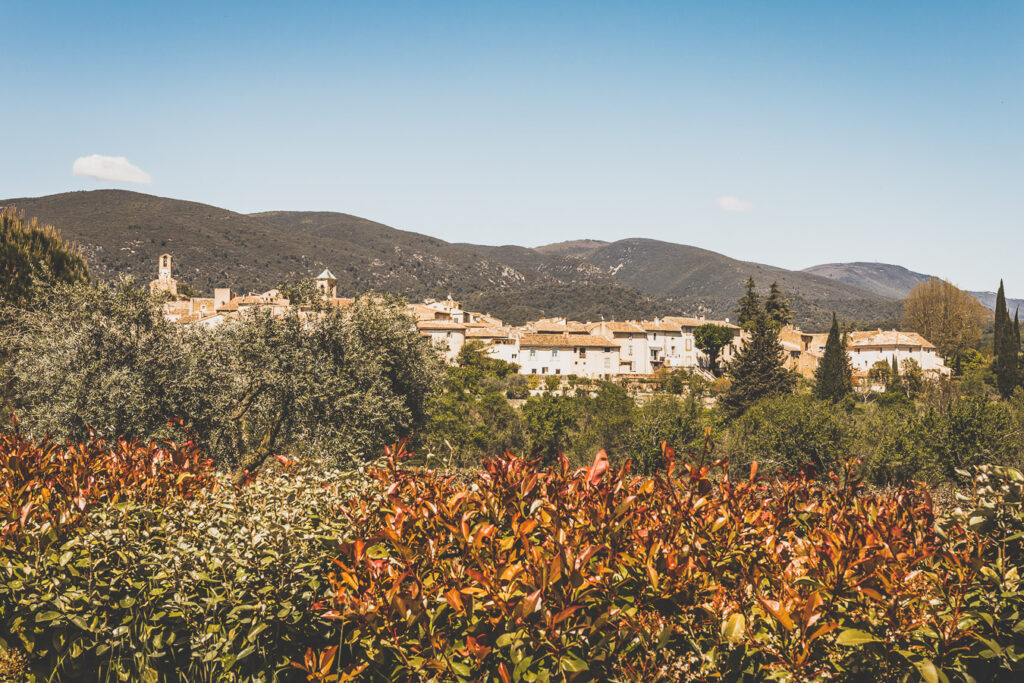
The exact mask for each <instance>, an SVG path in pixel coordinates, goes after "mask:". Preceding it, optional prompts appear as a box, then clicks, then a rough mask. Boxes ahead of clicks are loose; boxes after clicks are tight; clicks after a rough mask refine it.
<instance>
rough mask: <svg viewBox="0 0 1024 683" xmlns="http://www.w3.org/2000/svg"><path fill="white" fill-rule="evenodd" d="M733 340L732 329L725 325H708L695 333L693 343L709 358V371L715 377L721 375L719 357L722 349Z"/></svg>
mask: <svg viewBox="0 0 1024 683" xmlns="http://www.w3.org/2000/svg"><path fill="white" fill-rule="evenodd" d="M732 339H733V331H732V328H731V327H726V326H724V325H715V324H714V323H707V324H705V325H701V326H700V327H697V328H696V329H694V331H693V341H694V343H695V344H696V345H697V348H698V349H700V350H701V351H702V352H704V355H705V356H707V359H708V370H710V371H711V372H712V373H714V374H715V375H718V374H719V368H718V357H719V355H720V354H721V353H722V348H723V347H724V346H725V345H726V344H729V343H731V342H732Z"/></svg>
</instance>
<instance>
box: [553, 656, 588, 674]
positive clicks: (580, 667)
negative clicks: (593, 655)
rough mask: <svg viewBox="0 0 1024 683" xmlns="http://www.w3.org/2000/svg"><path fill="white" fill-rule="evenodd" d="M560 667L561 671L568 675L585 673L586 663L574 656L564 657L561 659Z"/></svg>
mask: <svg viewBox="0 0 1024 683" xmlns="http://www.w3.org/2000/svg"><path fill="white" fill-rule="evenodd" d="M560 665H561V667H562V671H567V672H569V673H578V672H580V671H586V670H587V668H588V667H587V663H586V662H584V661H583V660H582V659H578V658H577V657H576V656H575V655H565V656H564V657H562V661H561V662H560Z"/></svg>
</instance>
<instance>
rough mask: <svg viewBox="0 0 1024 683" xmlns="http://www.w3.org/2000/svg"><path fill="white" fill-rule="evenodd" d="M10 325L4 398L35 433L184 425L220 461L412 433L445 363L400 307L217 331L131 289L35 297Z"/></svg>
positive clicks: (244, 463)
mask: <svg viewBox="0 0 1024 683" xmlns="http://www.w3.org/2000/svg"><path fill="white" fill-rule="evenodd" d="M8 314H9V317H8V319H7V320H6V324H5V325H4V333H5V334H4V343H5V353H4V355H3V357H4V358H5V363H4V367H3V370H4V372H3V377H4V382H5V384H4V387H3V389H4V395H5V397H6V398H7V400H8V401H9V402H10V403H11V404H12V405H13V407H14V408H15V409H16V410H17V411H18V414H19V416H20V417H21V418H22V420H23V425H24V428H25V429H26V430H27V431H29V432H30V433H33V434H36V435H42V434H53V435H56V436H58V437H62V438H63V437H69V438H74V439H81V438H84V437H86V436H87V435H88V434H89V432H90V430H91V431H93V432H95V433H96V434H99V435H102V436H107V437H113V436H116V435H124V436H127V437H129V438H140V439H151V438H164V437H167V436H168V434H169V433H168V431H167V429H168V428H167V422H168V421H169V420H171V419H174V418H179V417H180V418H182V419H184V424H185V427H186V428H187V429H188V430H189V431H190V432H191V433H192V434H194V435H195V437H196V439H197V440H198V441H199V443H200V444H201V445H202V446H203V447H204V448H206V449H208V450H209V452H210V453H211V455H212V456H213V457H215V458H216V459H217V460H218V462H220V463H222V464H225V465H229V466H233V467H238V468H239V469H246V468H249V469H253V468H255V467H256V466H257V465H258V464H259V463H260V462H261V461H262V460H263V459H264V458H265V457H266V456H268V455H269V454H271V453H273V452H294V451H301V452H302V453H303V454H304V455H306V456H312V455H319V456H323V457H326V458H328V459H329V460H333V461H334V462H336V463H343V462H353V461H358V460H360V459H362V458H365V457H368V456H371V455H372V454H375V453H377V452H379V450H380V449H381V448H382V447H383V446H384V444H387V443H391V442H393V441H395V440H396V439H398V438H401V437H404V436H407V435H409V434H411V433H412V432H413V431H416V430H417V429H418V428H419V426H420V425H422V424H423V423H424V421H425V419H426V403H427V399H428V396H429V394H430V393H431V392H432V391H433V388H434V386H435V385H436V383H437V380H438V378H439V376H440V367H441V363H440V360H439V358H438V356H437V354H436V353H435V352H434V350H433V349H432V348H431V347H430V344H429V341H428V340H427V339H426V338H424V337H421V336H420V335H418V334H417V333H416V331H415V329H414V327H413V325H412V323H411V321H410V319H409V318H408V316H407V315H406V314H405V312H404V310H403V308H402V304H401V302H399V301H395V300H391V299H385V298H379V297H362V298H360V299H358V300H357V301H356V302H355V304H354V305H353V306H351V307H350V308H348V309H345V310H341V309H329V310H323V311H317V312H315V313H314V314H312V315H308V316H307V315H302V314H300V313H298V312H296V311H293V312H291V313H289V314H288V315H286V316H283V317H281V318H272V317H270V316H269V315H267V314H262V313H258V314H253V315H245V316H242V317H240V318H239V319H237V320H234V321H228V322H226V323H224V324H223V325H221V326H219V327H217V328H216V329H215V330H213V331H210V330H205V329H202V328H198V327H196V326H181V325H177V324H174V323H168V322H166V321H165V320H164V319H163V317H162V316H161V315H160V313H159V311H158V310H157V308H156V307H155V305H154V301H153V299H152V298H151V297H150V296H149V294H148V293H146V292H144V291H143V290H141V289H139V288H137V287H135V286H134V285H133V284H132V283H131V282H130V281H122V282H120V283H118V284H116V285H109V284H106V283H98V284H96V285H93V286H81V285H75V286H56V287H52V288H47V289H44V290H40V291H39V292H38V293H37V295H36V298H35V299H34V300H33V302H32V305H31V306H30V307H29V308H28V309H27V310H16V311H9V312H8Z"/></svg>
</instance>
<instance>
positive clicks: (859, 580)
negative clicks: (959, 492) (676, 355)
mask: <svg viewBox="0 0 1024 683" xmlns="http://www.w3.org/2000/svg"><path fill="white" fill-rule="evenodd" d="M399 455H401V453H400V452H399V453H398V454H396V455H394V456H392V460H391V462H390V465H389V466H388V467H386V468H381V469H378V470H376V471H375V472H374V475H375V476H376V477H377V479H378V480H379V481H380V484H381V486H382V488H383V489H384V491H385V492H386V494H387V504H386V505H385V506H384V507H383V508H381V509H369V508H367V507H366V506H365V505H363V504H361V503H360V502H359V501H354V502H353V504H352V505H350V506H348V508H347V514H348V515H349V516H350V517H351V519H352V523H353V524H354V526H355V531H356V533H357V538H356V539H355V540H354V541H352V542H349V543H344V544H343V545H342V547H341V553H340V555H339V557H338V558H337V560H336V562H335V567H334V569H333V571H332V572H331V574H330V581H331V586H332V588H333V592H334V595H333V598H332V601H331V605H330V606H329V609H327V610H326V611H325V612H324V615H323V616H325V617H327V618H329V619H332V620H334V621H335V622H336V623H337V625H338V638H339V641H340V642H339V647H338V648H337V649H331V650H330V651H329V652H321V653H320V654H317V653H315V652H313V651H310V652H309V653H308V654H307V657H306V658H305V661H302V662H296V666H297V667H298V668H300V669H302V670H304V671H306V672H307V674H308V676H309V679H310V680H335V678H334V677H337V679H339V680H346V679H352V678H355V677H359V678H360V679H366V680H417V679H433V680H453V681H454V680H493V681H502V682H503V683H508V682H509V681H542V680H572V681H589V680H635V681H651V680H765V679H772V680H792V681H808V680H836V679H847V680H863V679H865V678H867V679H871V680H903V679H907V680H915V679H923V680H926V681H943V680H953V679H957V680H972V679H970V678H969V676H970V675H973V676H974V677H975V679H976V680H983V679H984V680H992V679H993V678H998V677H999V676H1009V675H1012V674H1011V672H1012V671H1019V670H1020V669H1021V662H1020V660H1021V653H1022V652H1024V650H1022V649H1021V647H1022V642H1021V638H1022V636H1021V631H1024V625H1022V623H1021V622H1019V619H1020V612H1019V611H1014V610H1010V612H1012V613H1007V614H1003V615H1002V616H1000V615H992V614H990V613H986V612H984V611H982V610H984V609H985V601H984V600H982V599H981V598H982V597H983V596H985V595H986V594H988V593H989V592H990V591H991V588H992V586H991V585H986V579H985V577H986V575H987V574H988V572H987V571H986V565H985V563H986V562H987V561H990V560H991V559H992V558H991V554H992V552H993V545H992V543H993V541H992V539H990V538H986V537H983V536H982V535H980V534H978V533H976V532H975V531H973V530H972V529H971V528H970V525H969V524H968V525H965V524H963V523H960V522H958V521H957V520H955V519H951V520H948V521H947V522H946V523H944V524H942V525H941V528H940V527H939V526H937V525H936V520H935V514H934V510H933V506H932V502H931V500H930V497H929V494H928V492H927V490H925V489H924V488H923V487H920V486H918V487H913V488H904V489H897V490H893V491H890V492H885V493H880V494H869V493H868V492H866V491H865V490H864V488H863V487H862V485H861V482H860V480H859V479H858V478H857V476H855V474H854V472H853V469H852V467H848V468H847V470H846V471H845V473H844V474H843V475H842V476H839V477H833V478H832V479H831V480H824V481H818V480H815V479H811V478H806V477H795V478H791V479H777V480H768V479H764V478H762V477H759V476H757V466H756V464H755V465H753V466H752V467H751V470H750V473H749V476H745V477H744V478H743V479H741V480H736V479H734V478H732V477H730V476H729V473H728V470H727V468H726V466H725V463H724V462H719V463H715V464H714V465H711V466H702V465H691V464H687V463H684V464H682V465H681V467H680V471H679V472H678V473H677V472H676V468H675V465H674V455H673V453H672V452H671V449H665V455H666V461H667V467H666V469H665V472H664V473H663V474H661V475H658V476H652V477H633V476H630V473H629V468H628V465H627V466H625V467H623V468H620V469H609V468H608V462H607V459H606V458H605V457H604V454H603V452H602V453H599V454H598V458H597V459H596V460H595V462H594V465H593V466H592V467H590V468H584V469H581V470H576V471H572V470H571V469H570V468H569V466H568V463H567V462H566V460H565V459H564V458H563V459H562V461H561V463H560V464H559V465H558V466H556V467H554V468H550V469H545V468H540V467H538V465H537V463H535V462H529V461H526V460H523V459H521V458H517V457H515V456H513V455H506V456H505V457H503V458H498V459H495V460H491V461H489V462H487V463H486V465H485V469H484V471H483V472H481V473H480V474H479V475H478V476H476V477H475V479H474V480H472V482H471V483H468V484H467V483H464V482H462V481H460V480H458V479H455V478H452V477H447V476H444V475H442V474H439V473H436V472H431V471H427V470H413V469H404V468H402V467H399V466H398V463H397V457H398V456H399ZM1013 514H1016V515H1017V518H1018V519H1019V517H1020V510H1019V507H1018V508H1017V509H1016V511H1015V512H1014V513H1013ZM1011 516H1012V515H1011ZM1006 572H1010V573H1011V574H1012V571H1011V570H1006V571H1004V573H1003V575H1002V576H1003V579H1002V580H1005V577H1006ZM1012 576H1013V577H1014V580H1015V579H1016V574H1012ZM992 580H993V579H991V578H990V579H988V581H992ZM1014 585H1016V584H1014ZM988 602H989V605H990V606H991V603H992V600H989V601H988ZM1014 619H1017V620H1018V621H1016V622H1015V621H1014ZM993 624H1002V625H1003V626H1004V627H1005V628H1003V629H1002V630H999V629H996V628H995V627H994V626H993ZM996 631H998V633H997V632H996ZM993 638H998V642H996V641H995V640H993Z"/></svg>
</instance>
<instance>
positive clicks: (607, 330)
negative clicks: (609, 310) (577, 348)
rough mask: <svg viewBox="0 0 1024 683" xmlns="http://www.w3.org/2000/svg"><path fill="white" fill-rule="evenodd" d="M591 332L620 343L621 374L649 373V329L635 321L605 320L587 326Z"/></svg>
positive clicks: (619, 368)
mask: <svg viewBox="0 0 1024 683" xmlns="http://www.w3.org/2000/svg"><path fill="white" fill-rule="evenodd" d="M586 327H587V330H588V331H589V332H590V334H593V335H597V336H600V337H605V338H608V339H611V340H613V341H615V342H616V343H617V344H618V345H619V367H618V370H617V373H618V374H620V375H649V374H650V373H651V364H650V359H649V358H648V355H647V354H648V351H647V331H646V330H644V328H643V327H641V326H640V324H639V323H635V322H624V323H620V322H615V321H604V320H602V321H601V322H599V323H591V324H589V325H587V326H586Z"/></svg>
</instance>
